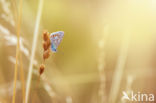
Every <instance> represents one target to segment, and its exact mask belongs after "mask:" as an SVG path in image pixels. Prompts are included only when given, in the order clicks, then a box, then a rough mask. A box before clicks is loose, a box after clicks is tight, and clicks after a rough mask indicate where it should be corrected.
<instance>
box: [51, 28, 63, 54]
mask: <svg viewBox="0 0 156 103" xmlns="http://www.w3.org/2000/svg"><path fill="white" fill-rule="evenodd" d="M63 36H64V32H63V31H58V32H54V33H51V34H50V40H51V50H52V51H53V52H56V51H57V47H58V46H59V44H60V42H61V40H62V38H63Z"/></svg>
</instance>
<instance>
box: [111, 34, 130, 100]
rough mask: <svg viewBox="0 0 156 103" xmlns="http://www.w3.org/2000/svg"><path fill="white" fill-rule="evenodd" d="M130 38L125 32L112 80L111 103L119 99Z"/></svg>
mask: <svg viewBox="0 0 156 103" xmlns="http://www.w3.org/2000/svg"><path fill="white" fill-rule="evenodd" d="M129 37H130V34H129V33H128V32H125V34H124V38H123V42H122V46H121V49H120V54H119V57H118V60H117V65H116V68H115V72H114V77H113V80H112V87H111V90H110V95H109V103H115V102H116V99H117V95H118V92H119V89H120V84H121V79H122V75H123V70H124V66H125V63H126V59H127V52H128V45H129V39H130V38H129Z"/></svg>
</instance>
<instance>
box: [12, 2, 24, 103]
mask: <svg viewBox="0 0 156 103" xmlns="http://www.w3.org/2000/svg"><path fill="white" fill-rule="evenodd" d="M21 17H22V0H20V12H19V16H18V19H17V46H16V63H15V70H14V89H13V98H12V103H15V99H16V81H17V74H18V72H17V71H18V68H17V67H18V58H19V48H20V40H19V39H20V27H21Z"/></svg>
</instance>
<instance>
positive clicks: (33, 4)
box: [0, 0, 156, 103]
mask: <svg viewBox="0 0 156 103" xmlns="http://www.w3.org/2000/svg"><path fill="white" fill-rule="evenodd" d="M39 2H40V0H23V6H22V8H20V6H19V5H20V4H19V0H0V103H11V102H12V96H13V80H14V79H13V78H14V66H15V62H16V59H15V56H16V45H17V36H16V20H15V18H16V15H15V14H16V12H17V11H18V10H20V9H22V19H21V20H22V22H21V33H20V35H21V36H20V52H21V55H22V59H21V60H20V61H19V64H20V63H23V69H24V74H23V75H24V82H25V84H26V80H27V74H28V67H29V64H30V54H31V51H32V49H31V48H32V43H33V35H34V29H35V21H36V15H37V11H38V3H39ZM44 30H47V31H48V32H50V33H51V32H55V31H64V32H65V35H64V38H63V40H62V42H61V44H60V45H59V47H58V52H57V53H56V54H53V55H52V53H51V57H50V58H49V59H48V60H46V62H45V65H46V69H45V72H44V74H43V75H42V76H41V79H40V82H38V78H39V75H38V69H39V65H40V64H41V63H42V55H43V48H42V33H43V31H44ZM19 68H20V65H18V79H17V85H16V91H17V92H16V103H22V100H23V95H22V86H21V83H22V82H21V79H20V74H21V71H20V69H19ZM155 68H156V0H44V1H43V10H42V15H41V21H40V27H39V36H38V39H37V48H36V52H35V60H34V66H33V76H32V82H31V88H30V94H29V95H30V96H29V103H125V101H123V100H122V99H121V98H122V91H126V92H129V91H134V92H136V93H137V92H141V93H147V94H148V93H152V94H156V83H155V81H156V75H155V74H156V69H155Z"/></svg>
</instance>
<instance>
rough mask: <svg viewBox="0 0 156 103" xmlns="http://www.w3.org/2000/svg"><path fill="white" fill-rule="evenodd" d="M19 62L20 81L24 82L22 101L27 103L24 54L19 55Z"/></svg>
mask: <svg viewBox="0 0 156 103" xmlns="http://www.w3.org/2000/svg"><path fill="white" fill-rule="evenodd" d="M19 60H20V79H21V82H22V100H23V103H25V79H24V71H23V62H22V54H21V52H20V53H19Z"/></svg>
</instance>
